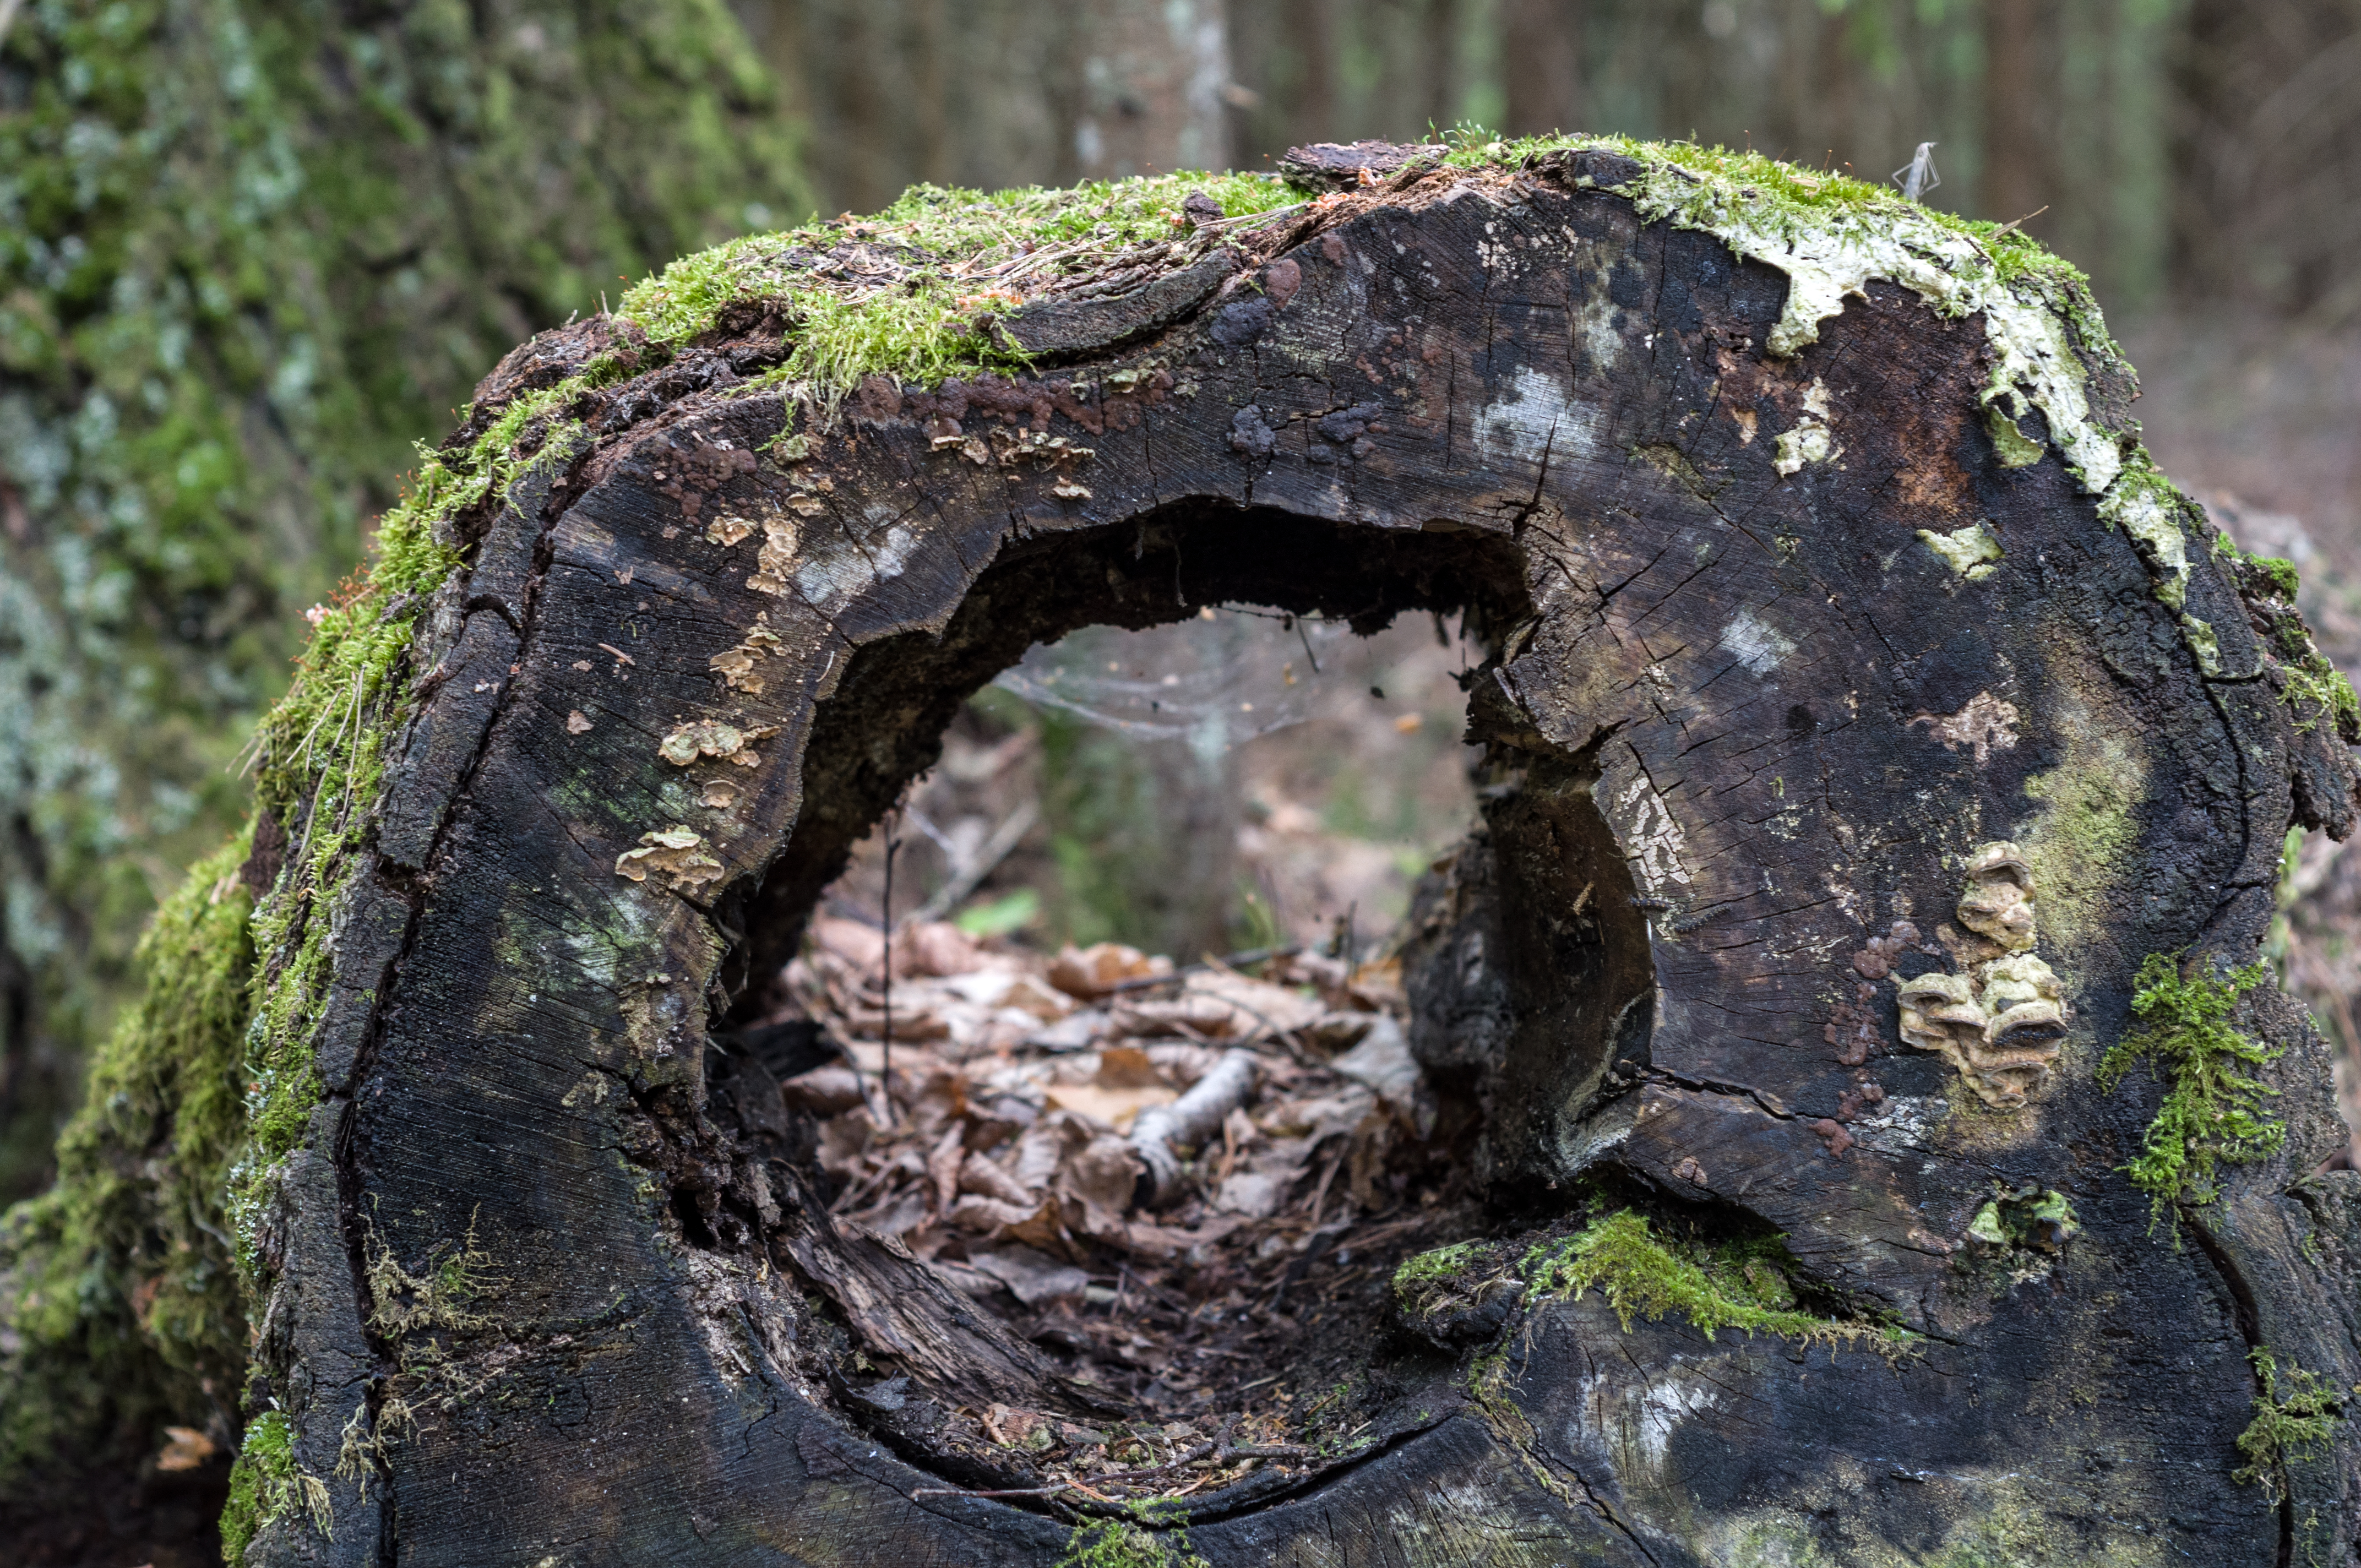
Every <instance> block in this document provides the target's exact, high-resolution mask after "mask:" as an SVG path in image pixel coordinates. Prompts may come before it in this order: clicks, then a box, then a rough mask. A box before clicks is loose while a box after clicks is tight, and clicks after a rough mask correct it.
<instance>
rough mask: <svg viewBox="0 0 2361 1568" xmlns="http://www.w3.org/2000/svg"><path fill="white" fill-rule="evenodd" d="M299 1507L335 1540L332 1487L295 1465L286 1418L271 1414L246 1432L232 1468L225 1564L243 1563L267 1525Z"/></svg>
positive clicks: (224, 1516)
mask: <svg viewBox="0 0 2361 1568" xmlns="http://www.w3.org/2000/svg"><path fill="white" fill-rule="evenodd" d="M295 1508H302V1510H303V1511H304V1512H305V1513H306V1514H307V1515H309V1516H310V1518H311V1520H312V1524H313V1528H314V1529H316V1530H319V1532H320V1533H321V1534H322V1535H326V1536H331V1538H332V1539H333V1536H332V1526H333V1525H334V1523H335V1518H334V1514H333V1512H332V1510H331V1509H330V1508H329V1505H328V1485H327V1483H326V1482H324V1481H323V1480H321V1479H320V1478H319V1477H318V1476H317V1475H313V1474H312V1473H311V1472H310V1471H308V1470H306V1469H304V1468H303V1467H302V1465H301V1464H297V1463H296V1460H295V1439H294V1434H293V1433H292V1432H291V1431H288V1429H287V1418H286V1417H284V1416H282V1415H280V1413H279V1412H278V1411H276V1410H270V1411H267V1412H265V1413H264V1414H263V1415H262V1416H260V1417H259V1418H258V1419H257V1420H255V1422H254V1424H253V1425H251V1426H249V1427H247V1429H246V1441H245V1442H244V1443H242V1444H240V1445H239V1448H238V1452H237V1463H236V1464H235V1465H233V1466H232V1467H231V1469H230V1473H229V1501H228V1502H227V1503H226V1504H225V1505H224V1506H223V1508H222V1517H221V1540H222V1561H224V1562H225V1563H236V1561H238V1559H239V1558H241V1557H243V1556H244V1555H245V1554H246V1548H247V1542H249V1541H252V1540H253V1539H254V1538H255V1536H256V1535H258V1534H259V1533H260V1532H261V1530H262V1528H263V1527H264V1526H265V1525H267V1524H269V1523H270V1522H271V1521H272V1520H273V1519H279V1518H281V1517H282V1516H284V1515H286V1514H288V1513H290V1512H291V1511H292V1510H293V1509H295Z"/></svg>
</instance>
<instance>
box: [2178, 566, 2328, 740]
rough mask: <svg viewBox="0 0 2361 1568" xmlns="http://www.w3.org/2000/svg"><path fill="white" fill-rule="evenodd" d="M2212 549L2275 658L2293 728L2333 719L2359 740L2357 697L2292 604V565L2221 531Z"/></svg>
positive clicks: (2296, 582)
mask: <svg viewBox="0 0 2361 1568" xmlns="http://www.w3.org/2000/svg"><path fill="white" fill-rule="evenodd" d="M2213 554H2215V556H2216V557H2218V558H2219V559H2220V560H2221V561H2222V563H2223V564H2224V565H2226V566H2227V567H2228V568H2229V570H2230V574H2231V576H2233V577H2234V578H2235V579H2236V581H2237V584H2238V589H2239V592H2240V594H2241V595H2242V596H2243V597H2244V598H2245V599H2246V611H2247V614H2248V615H2249V616H2250V617H2252V618H2253V619H2254V620H2257V622H2259V623H2260V625H2261V627H2262V629H2263V638H2264V642H2265V645H2266V646H2267V647H2268V649H2269V650H2270V652H2271V654H2272V656H2273V657H2274V658H2276V659H2277V660H2278V662H2279V674H2280V685H2279V699H2280V700H2281V701H2282V702H2285V703H2286V704H2287V705H2288V707H2289V708H2290V710H2291V711H2292V712H2293V713H2294V715H2295V721H2296V722H2295V727H2296V730H2297V732H2298V733H2299V734H2304V733H2309V732H2310V731H2312V729H2317V728H2318V727H2319V725H2320V721H2321V720H2322V719H2323V718H2333V719H2334V721H2335V727H2336V732H2337V735H2338V736H2339V738H2341V739H2342V740H2345V743H2346V744H2348V745H2352V744H2361V697H2356V696H2355V695H2354V691H2353V683H2352V682H2351V681H2349V680H2347V679H2346V678H2345V674H2344V673H2343V672H2342V671H2340V670H2338V669H2337V667H2336V666H2335V665H2334V664H2332V663H2329V662H2328V661H2327V660H2326V659H2325V658H2323V657H2322V656H2321V652H2320V649H2319V647H2318V645H2317V644H2315V643H2314V642H2313V641H2312V628H2311V627H2310V626H2309V625H2307V624H2305V622H2304V619H2303V612H2302V611H2301V610H2300V609H2297V608H2296V597H2297V595H2298V594H2299V593H2300V592H2301V589H2302V587H2303V581H2302V578H2301V576H2298V575H2297V572H2296V569H2295V565H2294V563H2292V562H2290V561H2282V560H2280V559H2279V558H2278V557H2277V556H2273V555H2249V554H2246V552H2245V551H2244V550H2241V549H2239V548H2238V546H2237V544H2236V543H2235V542H2234V541H2233V540H2232V539H2231V538H2230V536H2229V535H2228V534H2226V533H2217V534H2216V535H2215V536H2214V539H2213Z"/></svg>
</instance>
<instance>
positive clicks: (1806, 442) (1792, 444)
mask: <svg viewBox="0 0 2361 1568" xmlns="http://www.w3.org/2000/svg"><path fill="white" fill-rule="evenodd" d="M1843 450H1844V448H1843V447H1841V446H1839V445H1838V444H1836V438H1835V437H1834V436H1832V435H1830V434H1829V433H1828V426H1827V425H1824V424H1819V423H1817V422H1813V421H1810V420H1806V421H1805V422H1803V423H1801V424H1799V425H1797V426H1795V429H1793V430H1790V431H1787V432H1785V433H1783V434H1782V435H1781V436H1780V437H1779V439H1778V440H1777V441H1775V442H1773V443H1772V452H1773V456H1772V459H1771V466H1772V467H1773V468H1775V469H1777V470H1778V472H1779V477H1781V478H1785V477H1787V476H1789V475H1791V474H1795V473H1799V472H1801V471H1802V469H1803V467H1804V465H1806V463H1826V462H1828V461H1829V460H1830V459H1832V458H1834V457H1836V456H1837V455H1839V454H1840V453H1842V452H1843Z"/></svg>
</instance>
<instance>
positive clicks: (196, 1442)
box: [156, 1427, 221, 1470]
mask: <svg viewBox="0 0 2361 1568" xmlns="http://www.w3.org/2000/svg"><path fill="white" fill-rule="evenodd" d="M219 1452H221V1450H220V1448H219V1446H218V1445H217V1444H215V1443H214V1440H213V1439H211V1438H209V1437H207V1436H206V1435H205V1434H204V1433H203V1432H201V1431H198V1430H197V1429H196V1428H194V1427H166V1428H165V1429H164V1448H163V1452H161V1453H159V1454H157V1455H156V1468H157V1469H159V1470H194V1469H197V1468H199V1467H200V1466H202V1465H203V1464H204V1462H205V1461H206V1460H208V1459H211V1458H212V1457H213V1456H214V1454H215V1453H219Z"/></svg>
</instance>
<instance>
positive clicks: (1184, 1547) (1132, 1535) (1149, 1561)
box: [1058, 1519, 1205, 1568]
mask: <svg viewBox="0 0 2361 1568" xmlns="http://www.w3.org/2000/svg"><path fill="white" fill-rule="evenodd" d="M1204 1565H1205V1560H1204V1559H1203V1558H1202V1557H1200V1556H1198V1555H1197V1553H1196V1552H1195V1551H1193V1550H1192V1549H1191V1547H1190V1545H1189V1532H1188V1530H1185V1529H1180V1530H1174V1531H1172V1532H1170V1533H1169V1534H1167V1533H1162V1532H1157V1533H1151V1532H1150V1531H1148V1530H1143V1529H1141V1528H1140V1527H1139V1526H1137V1525H1136V1524H1132V1523H1130V1522H1128V1521H1126V1520H1123V1519H1092V1520H1090V1521H1088V1522H1086V1523H1083V1524H1079V1525H1076V1526H1075V1527H1074V1533H1073V1534H1072V1535H1071V1536H1069V1537H1067V1539H1066V1554H1065V1555H1064V1556H1063V1557H1060V1558H1059V1559H1058V1568H1204Z"/></svg>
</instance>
